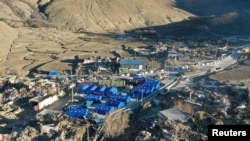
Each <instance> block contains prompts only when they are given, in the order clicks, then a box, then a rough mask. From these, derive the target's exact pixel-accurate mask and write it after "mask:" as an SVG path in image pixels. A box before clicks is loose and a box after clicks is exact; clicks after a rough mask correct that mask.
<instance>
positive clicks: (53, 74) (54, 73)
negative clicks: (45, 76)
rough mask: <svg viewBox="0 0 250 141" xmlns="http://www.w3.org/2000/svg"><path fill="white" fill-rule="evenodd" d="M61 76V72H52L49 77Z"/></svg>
mask: <svg viewBox="0 0 250 141" xmlns="http://www.w3.org/2000/svg"><path fill="white" fill-rule="evenodd" d="M59 74H60V72H59V71H50V72H49V76H58V75H59Z"/></svg>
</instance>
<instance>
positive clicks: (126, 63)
mask: <svg viewBox="0 0 250 141" xmlns="http://www.w3.org/2000/svg"><path fill="white" fill-rule="evenodd" d="M148 67H149V62H148V61H147V60H139V59H122V60H120V68H119V73H128V72H130V71H138V70H143V69H146V70H147V69H148ZM124 71H127V72H124Z"/></svg>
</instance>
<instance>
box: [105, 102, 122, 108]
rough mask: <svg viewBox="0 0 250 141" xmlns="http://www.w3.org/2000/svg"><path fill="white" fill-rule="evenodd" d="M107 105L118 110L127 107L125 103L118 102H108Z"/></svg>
mask: <svg viewBox="0 0 250 141" xmlns="http://www.w3.org/2000/svg"><path fill="white" fill-rule="evenodd" d="M106 105H107V106H114V107H116V108H117V109H121V108H123V107H125V103H124V102H121V101H116V100H108V101H107V102H106Z"/></svg>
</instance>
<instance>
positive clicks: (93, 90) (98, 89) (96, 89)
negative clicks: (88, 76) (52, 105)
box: [77, 84, 118, 96]
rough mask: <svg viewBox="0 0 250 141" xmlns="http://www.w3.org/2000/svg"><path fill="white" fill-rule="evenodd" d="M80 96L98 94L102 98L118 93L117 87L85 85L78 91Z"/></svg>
mask: <svg viewBox="0 0 250 141" xmlns="http://www.w3.org/2000/svg"><path fill="white" fill-rule="evenodd" d="M77 93H78V94H87V95H88V94H96V95H102V96H110V95H114V94H117V93H118V89H117V88H116V87H106V86H98V85H89V84H85V85H83V86H82V87H81V88H80V89H78V91H77Z"/></svg>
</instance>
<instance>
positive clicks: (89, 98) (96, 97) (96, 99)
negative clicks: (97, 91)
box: [85, 94, 102, 103]
mask: <svg viewBox="0 0 250 141" xmlns="http://www.w3.org/2000/svg"><path fill="white" fill-rule="evenodd" d="M85 100H86V101H93V102H95V103H100V102H101V101H102V96H101V95H93V94H89V95H86V96H85Z"/></svg>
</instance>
